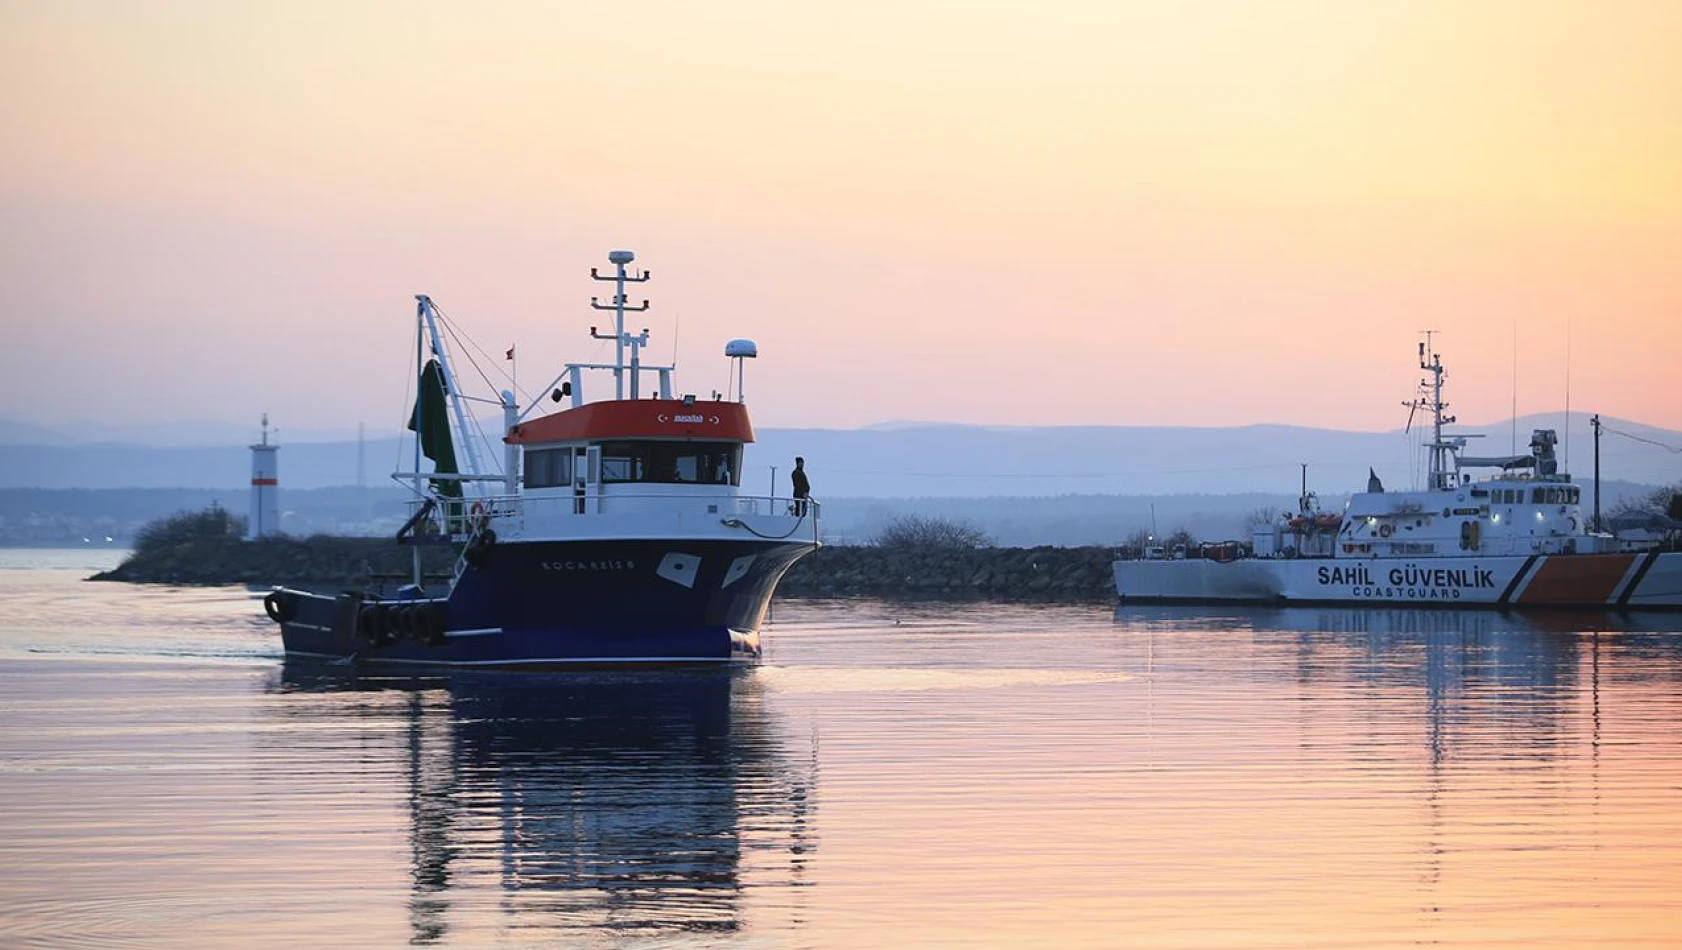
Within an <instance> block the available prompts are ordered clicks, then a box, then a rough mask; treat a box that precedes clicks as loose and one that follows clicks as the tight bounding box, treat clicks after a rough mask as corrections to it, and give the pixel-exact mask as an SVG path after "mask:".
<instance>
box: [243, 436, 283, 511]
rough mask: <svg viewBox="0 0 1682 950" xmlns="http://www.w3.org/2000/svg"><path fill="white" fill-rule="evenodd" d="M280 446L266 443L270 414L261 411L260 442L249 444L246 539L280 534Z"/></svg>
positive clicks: (267, 440) (267, 441)
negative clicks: (249, 464) (261, 427)
mask: <svg viewBox="0 0 1682 950" xmlns="http://www.w3.org/2000/svg"><path fill="white" fill-rule="evenodd" d="M279 452H280V446H278V445H270V444H269V414H268V413H266V412H265V413H263V441H261V442H258V443H256V444H255V445H253V446H251V518H250V520H249V521H248V522H247V523H246V526H245V539H246V540H247V541H250V540H252V539H254V538H265V537H268V536H270V535H275V534H279V533H280V458H279Z"/></svg>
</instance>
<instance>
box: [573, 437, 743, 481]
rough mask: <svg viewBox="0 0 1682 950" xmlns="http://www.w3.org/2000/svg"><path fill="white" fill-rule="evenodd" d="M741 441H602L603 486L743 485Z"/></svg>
mask: <svg viewBox="0 0 1682 950" xmlns="http://www.w3.org/2000/svg"><path fill="white" fill-rule="evenodd" d="M741 467H742V446H741V443H738V442H603V443H602V481H603V482H604V483H615V482H618V483H624V482H653V483H656V484H668V485H739V484H741Z"/></svg>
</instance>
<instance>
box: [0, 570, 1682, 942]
mask: <svg viewBox="0 0 1682 950" xmlns="http://www.w3.org/2000/svg"><path fill="white" fill-rule="evenodd" d="M115 557H116V556H115V555H111V554H107V553H102V552H88V551H77V552H59V553H53V552H33V551H31V552H16V551H13V552H0V715H3V717H4V718H3V720H0V721H3V722H4V730H3V731H0V831H3V832H4V834H0V946H5V947H35V946H41V947H48V946H51V947H78V946H88V947H92V946H100V947H160V948H161V947H169V948H177V947H232V946H240V947H246V946H254V947H268V946H272V947H289V948H296V947H319V946H335V947H337V946H359V947H360V946H377V947H387V946H401V945H406V944H418V945H436V946H440V947H480V946H489V947H522V946H554V945H583V946H620V945H633V946H662V945H669V946H685V947H689V946H705V945H721V946H732V947H807V946H812V947H864V946H986V945H997V946H1017V945H1034V946H1046V947H1080V946H1093V947H1118V946H1119V947H1164V948H1170V947H1171V948H1190V947H1242V948H1254V947H1290V948H1299V947H1328V948H1331V947H1335V948H1345V947H1362V948H1365V947H1403V946H1408V947H1412V946H1419V945H1431V946H1440V947H1479V948H1485V947H1590V946H1594V947H1674V946H1682V736H1679V735H1678V733H1679V732H1682V730H1678V729H1677V728H1676V723H1677V719H1678V713H1679V711H1682V703H1679V699H1678V697H1679V696H1682V634H1679V633H1677V632H1675V631H1677V630H1678V629H1679V628H1682V618H1658V619H1654V618H1646V619H1639V620H1634V621H1629V620H1617V619H1614V618H1604V617H1590V616H1580V615H1577V616H1566V617H1564V618H1556V619H1554V620H1552V621H1547V622H1534V621H1522V620H1517V619H1511V618H1503V617H1499V616H1494V615H1486V614H1468V613H1409V612H1405V611H1339V610H1290V611H1250V612H1243V611H1228V612H1209V611H1194V610H1179V611H1171V610H1160V609H1159V610H1150V611H1147V610H1128V611H1124V612H1122V613H1119V614H1117V613H1116V612H1114V611H1112V610H1110V609H1107V608H1104V607H1026V606H997V605H964V606H912V607H906V606H898V605H892V604H884V603H875V602H856V601H854V602H827V603H814V602H805V603H803V602H793V601H789V602H781V603H779V604H778V605H777V607H776V612H775V616H774V619H773V623H772V625H771V627H770V630H769V633H768V644H769V647H768V649H769V658H768V662H767V663H766V664H765V665H763V666H761V667H759V668H757V669H752V670H743V671H736V672H728V671H724V672H702V673H681V672H667V673H656V674H645V675H630V674H626V675H603V674H595V675H578V676H553V675H530V674H474V675H458V676H434V677H420V678H401V679H397V678H381V677H374V676H358V675H357V674H356V673H355V672H354V671H353V670H349V669H335V668H331V667H319V666H314V667H299V666H295V665H288V664H283V663H282V662H281V659H280V654H279V651H278V640H277V638H276V636H275V634H274V631H273V627H272V625H271V624H269V623H268V621H267V620H266V619H263V617H262V608H261V605H260V604H259V602H258V601H257V600H256V599H255V598H254V597H253V595H251V594H250V593H248V592H247V591H245V590H244V589H242V588H216V589H169V588H150V587H128V586H123V585H110V584H89V583H84V582H82V581H81V580H80V578H82V577H84V576H86V575H87V574H88V573H90V572H91V571H92V570H94V569H96V568H99V567H103V566H108V565H109V564H110V563H114V560H115Z"/></svg>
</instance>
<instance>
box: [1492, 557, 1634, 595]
mask: <svg viewBox="0 0 1682 950" xmlns="http://www.w3.org/2000/svg"><path fill="white" fill-rule="evenodd" d="M1634 562H1635V556H1634V555H1632V554H1568V555H1564V556H1554V557H1550V558H1548V559H1547V560H1545V561H1543V562H1542V566H1541V567H1539V568H1537V569H1536V576H1535V577H1533V578H1531V580H1530V586H1528V587H1526V588H1525V589H1524V593H1523V594H1522V595H1521V596H1520V597H1519V599H1518V603H1521V604H1604V603H1606V602H1607V601H1609V600H1611V599H1612V591H1614V590H1616V589H1617V586H1618V582H1619V581H1621V580H1623V579H1624V575H1625V574H1627V573H1629V566H1630V565H1631V564H1633V563H1634Z"/></svg>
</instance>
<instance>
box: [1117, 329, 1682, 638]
mask: <svg viewBox="0 0 1682 950" xmlns="http://www.w3.org/2000/svg"><path fill="white" fill-rule="evenodd" d="M1419 359H1420V368H1421V369H1422V370H1424V371H1425V372H1426V374H1427V375H1426V377H1425V379H1424V380H1423V382H1422V383H1421V387H1422V393H1423V394H1422V395H1421V396H1420V397H1419V398H1417V399H1415V400H1413V401H1412V402H1409V403H1407V405H1408V406H1410V407H1412V408H1414V409H1425V410H1428V411H1429V412H1430V414H1431V417H1432V420H1433V424H1432V435H1433V438H1432V440H1431V441H1430V442H1428V443H1426V444H1425V446H1426V448H1427V449H1428V450H1429V453H1430V465H1429V475H1428V478H1427V481H1426V486H1425V489H1424V490H1423V491H1408V492H1387V491H1385V490H1384V489H1383V485H1382V484H1381V483H1380V482H1379V480H1378V479H1377V478H1376V477H1373V478H1371V479H1370V480H1369V483H1368V486H1367V488H1368V490H1367V491H1365V492H1361V493H1358V494H1355V495H1354V496H1352V497H1351V498H1350V500H1349V505H1348V507H1347V509H1346V510H1345V511H1344V512H1343V513H1342V514H1336V513H1327V512H1322V511H1320V510H1319V508H1318V504H1317V502H1316V500H1315V497H1314V495H1312V494H1311V493H1309V492H1308V491H1307V490H1306V486H1304V491H1303V494H1302V496H1301V498H1300V499H1299V501H1298V510H1297V512H1296V513H1295V515H1294V516H1291V517H1289V518H1284V519H1281V520H1279V521H1277V522H1274V523H1272V524H1267V525H1262V526H1260V527H1258V528H1256V529H1255V531H1254V532H1253V534H1252V537H1251V542H1250V545H1249V547H1248V548H1247V549H1246V548H1245V547H1243V546H1241V545H1239V544H1237V543H1228V544H1225V545H1213V546H1207V547H1206V550H1205V551H1203V552H1194V553H1203V554H1205V555H1206V556H1203V557H1188V556H1178V555H1176V556H1169V553H1168V552H1161V551H1159V550H1151V551H1149V552H1140V553H1139V555H1138V556H1126V557H1121V558H1118V559H1117V560H1116V561H1115V566H1114V569H1115V583H1116V593H1117V595H1118V596H1119V597H1120V599H1121V600H1122V601H1123V602H1181V603H1244V602H1248V603H1268V604H1290V603H1325V604H1411V605H1415V606H1453V607H1486V608H1506V607H1596V608H1607V609H1642V608H1646V609H1682V550H1676V549H1674V546H1672V549H1671V550H1664V549H1663V546H1662V545H1645V546H1632V545H1629V544H1626V543H1624V542H1621V541H1619V540H1618V539H1616V538H1614V537H1612V536H1611V535H1608V534H1603V533H1597V532H1594V531H1591V530H1590V528H1591V527H1592V526H1591V525H1589V524H1588V523H1587V521H1586V520H1585V518H1584V516H1583V512H1582V510H1581V502H1582V497H1581V488H1580V486H1578V485H1577V484H1575V483H1574V482H1573V481H1572V479H1571V476H1570V475H1568V474H1566V473H1564V472H1562V471H1560V470H1559V461H1558V458H1557V457H1556V454H1555V451H1554V447H1555V444H1556V442H1557V438H1556V435H1555V433H1554V431H1553V430H1551V429H1537V430H1535V432H1533V433H1532V435H1531V439H1530V452H1529V453H1528V454H1526V455H1516V456H1508V457H1497V458H1474V457H1470V456H1467V455H1465V454H1463V450H1464V449H1465V447H1466V444H1467V439H1468V438H1469V436H1466V435H1445V434H1444V433H1443V427H1444V426H1445V425H1448V424H1451V423H1453V422H1454V421H1455V420H1454V418H1453V417H1452V416H1448V415H1446V410H1447V408H1448V404H1447V403H1445V402H1444V401H1443V376H1444V369H1443V365H1442V358H1441V357H1440V356H1439V355H1437V354H1436V353H1435V352H1432V351H1430V349H1429V344H1428V343H1421V344H1420V346H1419ZM1468 469H1485V470H1489V469H1493V470H1494V474H1491V475H1487V476H1484V477H1481V478H1477V479H1474V478H1473V475H1472V473H1471V472H1470V471H1468Z"/></svg>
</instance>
